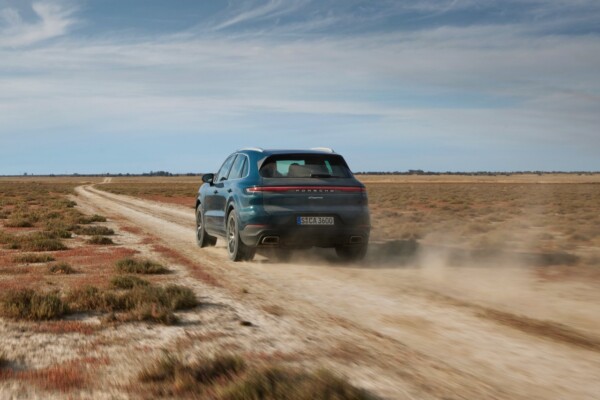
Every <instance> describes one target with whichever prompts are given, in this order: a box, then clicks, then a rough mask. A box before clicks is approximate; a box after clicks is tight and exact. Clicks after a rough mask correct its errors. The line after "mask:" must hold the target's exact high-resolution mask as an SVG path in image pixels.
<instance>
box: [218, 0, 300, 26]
mask: <svg viewBox="0 0 600 400" xmlns="http://www.w3.org/2000/svg"><path fill="white" fill-rule="evenodd" d="M306 3H307V1H301V0H298V1H293V2H292V1H288V0H268V1H267V2H266V3H265V4H263V5H260V6H259V5H257V4H256V2H255V1H250V2H245V4H244V5H243V6H241V7H236V8H234V9H232V10H230V11H229V13H228V15H227V16H226V18H225V20H224V21H221V22H218V23H217V24H216V25H215V26H214V27H213V28H212V29H213V30H215V31H218V30H221V29H225V28H229V27H232V26H234V25H239V24H242V23H247V22H253V21H260V20H264V19H272V18H277V17H280V16H282V15H286V14H291V13H293V12H296V11H297V10H299V9H300V8H302V7H303V6H304V5H306Z"/></svg>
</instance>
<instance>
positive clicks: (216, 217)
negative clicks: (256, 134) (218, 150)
mask: <svg viewBox="0 0 600 400" xmlns="http://www.w3.org/2000/svg"><path fill="white" fill-rule="evenodd" d="M235 157H236V154H232V155H230V156H229V157H227V159H226V160H225V162H224V163H223V165H221V168H220V169H219V172H217V174H216V175H215V177H214V180H213V185H212V186H210V187H209V188H208V192H207V194H206V197H205V203H204V216H205V219H206V228H207V229H208V230H209V231H213V232H218V233H220V234H224V233H225V203H226V201H227V188H225V182H226V181H227V177H228V175H229V171H230V169H231V166H232V164H233V162H234V160H235Z"/></svg>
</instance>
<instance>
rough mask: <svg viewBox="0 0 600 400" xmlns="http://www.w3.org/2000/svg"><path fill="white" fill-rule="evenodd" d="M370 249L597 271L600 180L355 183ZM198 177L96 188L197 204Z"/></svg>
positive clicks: (370, 178) (547, 177)
mask: <svg viewBox="0 0 600 400" xmlns="http://www.w3.org/2000/svg"><path fill="white" fill-rule="evenodd" d="M358 178H359V180H361V181H363V182H364V183H365V185H366V186H367V191H368V195H369V205H370V209H371V223H372V226H373V228H372V232H371V240H373V241H389V240H395V241H400V242H402V241H411V242H420V243H427V244H434V245H441V246H451V247H458V248H468V249H473V250H476V251H477V250H480V251H491V252H506V251H508V252H519V253H534V254H536V255H538V256H539V257H538V258H537V259H538V261H537V263H538V264H539V265H575V264H577V265H582V266H585V265H588V266H593V265H598V263H599V261H598V260H600V253H599V252H598V250H597V249H598V248H600V212H598V211H599V210H598V204H597V199H598V198H600V185H599V184H598V183H600V176H598V175H589V176H588V175H586V176H579V175H576V174H558V175H553V174H542V175H526V174H524V175H498V176H466V175H465V176H458V175H447V176H445V175H440V176H413V175H358ZM200 183H201V179H200V177H137V178H133V177H132V178H121V179H113V182H112V183H109V184H104V185H99V186H98V188H99V189H102V190H106V191H110V192H113V193H118V194H126V195H130V196H137V197H141V198H147V199H152V200H157V201H163V202H167V203H178V204H188V205H190V206H193V205H194V204H195V196H196V192H197V190H198V187H199V185H200Z"/></svg>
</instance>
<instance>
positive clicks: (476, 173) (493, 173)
mask: <svg viewBox="0 0 600 400" xmlns="http://www.w3.org/2000/svg"><path fill="white" fill-rule="evenodd" d="M354 174H356V175H464V176H511V175H544V174H565V175H593V174H600V171H568V172H567V171H510V172H502V171H474V172H460V171H445V172H441V171H424V170H422V169H409V170H408V171H359V172H354ZM202 175H203V174H202V173H199V172H185V173H172V172H168V171H150V172H143V173H141V174H131V173H109V172H106V173H102V174H79V173H73V174H45V175H43V174H42V175H34V174H29V173H27V172H25V173H23V175H22V176H30V177H36V176H39V177H66V176H81V177H110V176H133V177H135V176H161V177H169V176H202ZM0 176H18V175H0Z"/></svg>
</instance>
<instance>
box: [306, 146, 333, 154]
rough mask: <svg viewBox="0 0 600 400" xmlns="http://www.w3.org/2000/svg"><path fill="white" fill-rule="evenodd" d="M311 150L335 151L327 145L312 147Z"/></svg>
mask: <svg viewBox="0 0 600 400" xmlns="http://www.w3.org/2000/svg"><path fill="white" fill-rule="evenodd" d="M311 150H315V151H326V152H327V153H335V151H333V149H332V148H329V147H313V148H312V149H311Z"/></svg>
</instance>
